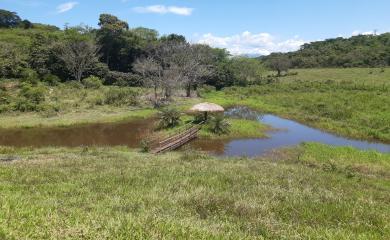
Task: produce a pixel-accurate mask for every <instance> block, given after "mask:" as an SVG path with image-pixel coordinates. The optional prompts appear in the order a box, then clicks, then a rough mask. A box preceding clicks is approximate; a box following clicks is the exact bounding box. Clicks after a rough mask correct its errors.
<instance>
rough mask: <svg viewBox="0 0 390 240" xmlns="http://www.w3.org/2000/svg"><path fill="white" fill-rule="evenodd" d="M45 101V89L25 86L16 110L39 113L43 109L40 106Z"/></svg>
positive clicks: (16, 103)
mask: <svg viewBox="0 0 390 240" xmlns="http://www.w3.org/2000/svg"><path fill="white" fill-rule="evenodd" d="M43 101H45V89H44V88H43V87H41V86H37V87H33V86H32V85H30V84H23V85H22V89H21V90H20V93H19V96H18V99H17V100H16V102H15V106H14V108H15V110H17V111H21V112H27V111H39V110H41V109H42V107H41V106H40V104H41V103H42V102H43Z"/></svg>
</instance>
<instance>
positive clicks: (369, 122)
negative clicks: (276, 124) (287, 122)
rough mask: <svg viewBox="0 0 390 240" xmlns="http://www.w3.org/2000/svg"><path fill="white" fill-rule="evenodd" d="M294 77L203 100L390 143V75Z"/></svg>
mask: <svg viewBox="0 0 390 240" xmlns="http://www.w3.org/2000/svg"><path fill="white" fill-rule="evenodd" d="M292 71H297V72H298V75H294V76H287V77H282V78H280V80H279V82H277V83H273V84H267V85H261V86H251V87H245V88H240V87H231V88H227V89H225V90H223V91H220V92H213V91H210V92H205V93H203V96H204V98H205V99H206V100H207V101H211V102H216V103H219V104H222V105H224V106H233V105H246V106H249V107H252V108H254V109H257V110H259V111H263V112H270V113H275V114H277V115H279V116H282V117H286V118H291V119H294V120H298V121H300V122H303V123H306V124H309V125H311V126H314V127H317V128H320V129H324V130H327V131H330V132H333V133H336V134H341V135H344V136H348V137H355V138H363V139H370V140H379V141H383V142H390V78H388V75H389V73H390V69H388V68H387V69H384V72H382V71H381V70H380V69H311V70H292ZM370 71H373V72H375V73H373V74H371V73H370ZM318 76H321V77H318ZM346 76H347V77H346ZM335 79H337V80H335Z"/></svg>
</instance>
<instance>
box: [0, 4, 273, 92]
mask: <svg viewBox="0 0 390 240" xmlns="http://www.w3.org/2000/svg"><path fill="white" fill-rule="evenodd" d="M20 21H21V18H20V17H19V16H17V14H16V13H13V12H9V11H5V10H1V11H0V26H1V27H0V28H1V29H0V32H1V34H0V78H8V79H22V78H26V76H31V75H34V76H37V78H39V79H40V80H47V81H62V82H64V81H70V80H75V81H80V82H81V81H82V79H84V78H88V77H89V76H95V77H98V78H99V79H101V80H102V81H103V82H104V84H107V85H119V86H147V87H151V88H153V89H154V94H155V98H156V99H157V98H161V97H164V98H169V97H170V96H171V95H172V92H173V91H174V90H176V89H179V88H180V89H184V90H185V93H186V95H187V96H190V95H191V92H192V91H193V90H195V89H196V88H197V87H198V86H199V85H201V84H208V85H212V86H215V87H216V88H217V89H220V88H223V87H226V86H232V85H242V86H245V85H248V84H253V83H255V82H258V81H261V79H262V76H263V75H264V74H263V73H264V72H265V67H264V66H263V65H262V64H261V62H260V61H259V60H257V59H249V58H240V57H232V56H231V55H230V54H229V52H228V51H226V50H225V49H218V48H212V47H210V46H208V45H202V44H194V43H189V42H188V41H187V40H186V39H185V37H184V36H181V35H177V34H169V35H163V36H160V35H159V33H158V32H157V31H156V30H154V29H148V28H143V27H138V28H130V27H129V24H128V23H127V22H125V21H123V20H121V19H119V18H118V17H116V16H113V15H110V14H101V15H100V17H99V20H98V21H99V22H98V26H99V27H98V28H91V27H88V26H85V25H79V26H72V27H71V26H65V27H64V29H63V30H60V29H59V28H56V27H53V26H48V25H43V24H35V23H31V26H30V27H29V28H25V27H23V26H22V25H20Z"/></svg>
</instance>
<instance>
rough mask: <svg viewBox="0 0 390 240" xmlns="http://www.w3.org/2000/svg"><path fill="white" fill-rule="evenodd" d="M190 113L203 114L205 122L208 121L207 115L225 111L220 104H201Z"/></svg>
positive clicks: (195, 106)
mask: <svg viewBox="0 0 390 240" xmlns="http://www.w3.org/2000/svg"><path fill="white" fill-rule="evenodd" d="M190 111H192V112H203V113H204V117H205V120H207V113H209V112H224V111H225V109H224V108H223V107H222V106H219V105H218V104H215V103H208V102H204V103H199V104H196V105H194V106H193V107H192V108H191V109H190Z"/></svg>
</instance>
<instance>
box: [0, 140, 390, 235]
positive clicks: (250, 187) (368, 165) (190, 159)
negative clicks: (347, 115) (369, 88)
mask: <svg viewBox="0 0 390 240" xmlns="http://www.w3.org/2000/svg"><path fill="white" fill-rule="evenodd" d="M389 157H390V155H388V154H387V155H386V154H379V153H376V152H361V151H357V150H354V149H350V148H330V147H327V146H324V145H319V144H306V145H303V146H301V147H299V148H296V149H290V150H284V151H280V152H278V153H274V154H273V155H269V156H267V157H263V158H261V159H260V158H259V159H253V160H250V159H215V158H213V157H209V156H206V155H203V154H200V153H194V152H186V153H169V154H166V155H161V156H154V155H149V154H141V153H137V152H134V151H131V150H128V149H126V148H96V149H95V148H89V149H86V148H85V149H81V148H76V149H64V148H56V149H50V148H49V149H40V150H30V149H12V148H0V159H1V161H0V176H1V177H0V190H1V191H0V203H1V204H0V206H1V211H0V238H1V239H25V238H28V239H50V238H52V239H56V238H61V239H104V238H112V239H151V238H152V239H153V238H154V239H155V238H159V239H221V238H229V239H323V238H326V239H385V238H386V236H389V234H390V225H389V222H390V218H389V216H390V211H389V208H388V203H389V201H390V198H389V196H390V185H389V181H390V179H389V177H390V176H389V170H390V169H389V165H388V163H389V162H390V158H389ZM346 159H348V160H347V162H345V160H346ZM12 160H14V161H12Z"/></svg>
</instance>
